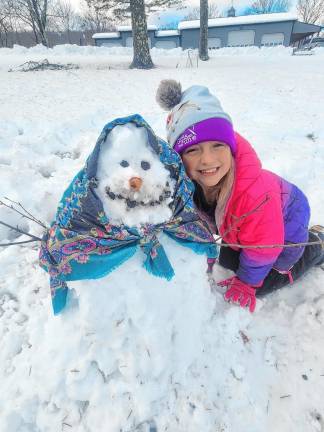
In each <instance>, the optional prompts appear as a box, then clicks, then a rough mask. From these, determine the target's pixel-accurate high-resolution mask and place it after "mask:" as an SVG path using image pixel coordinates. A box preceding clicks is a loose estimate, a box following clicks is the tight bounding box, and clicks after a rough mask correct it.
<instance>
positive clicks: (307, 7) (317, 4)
mask: <svg viewBox="0 0 324 432" xmlns="http://www.w3.org/2000/svg"><path fill="white" fill-rule="evenodd" d="M297 12H298V15H299V16H300V18H301V19H302V21H304V22H306V23H310V24H315V23H320V22H321V20H322V22H323V19H324V0H298V3H297Z"/></svg>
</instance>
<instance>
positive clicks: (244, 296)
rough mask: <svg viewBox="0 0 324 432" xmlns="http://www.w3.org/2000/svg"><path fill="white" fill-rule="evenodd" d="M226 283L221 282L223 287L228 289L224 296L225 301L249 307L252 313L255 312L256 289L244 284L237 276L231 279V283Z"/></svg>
mask: <svg viewBox="0 0 324 432" xmlns="http://www.w3.org/2000/svg"><path fill="white" fill-rule="evenodd" d="M228 280H229V279H228ZM228 280H227V281H228ZM225 282H226V281H223V282H221V283H223V285H221V286H226V287H228V289H227V291H226V293H225V295H224V298H225V300H226V301H229V302H234V303H239V305H240V306H242V307H247V306H249V310H250V312H251V313H252V312H254V309H255V305H256V297H255V288H253V287H251V286H250V285H247V284H246V283H244V282H242V281H241V280H240V279H239V278H238V277H236V276H234V277H233V278H231V281H230V282H229V283H226V284H225Z"/></svg>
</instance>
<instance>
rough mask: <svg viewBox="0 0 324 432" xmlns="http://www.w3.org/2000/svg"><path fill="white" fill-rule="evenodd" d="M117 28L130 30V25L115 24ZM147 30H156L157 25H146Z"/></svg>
mask: <svg viewBox="0 0 324 432" xmlns="http://www.w3.org/2000/svg"><path fill="white" fill-rule="evenodd" d="M117 30H118V31H121V32H122V31H132V26H130V25H122V26H117ZM147 30H157V26H156V25H153V24H151V25H148V26H147Z"/></svg>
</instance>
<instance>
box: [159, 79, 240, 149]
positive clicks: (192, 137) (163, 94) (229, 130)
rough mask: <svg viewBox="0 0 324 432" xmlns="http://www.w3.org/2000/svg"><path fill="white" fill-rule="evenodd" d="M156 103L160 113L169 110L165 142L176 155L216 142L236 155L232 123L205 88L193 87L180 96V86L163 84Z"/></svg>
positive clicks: (217, 101)
mask: <svg viewBox="0 0 324 432" xmlns="http://www.w3.org/2000/svg"><path fill="white" fill-rule="evenodd" d="M156 100H157V102H158V103H159V105H160V106H161V107H162V108H163V109H166V110H171V112H170V113H169V115H168V118H167V139H168V142H169V144H170V145H171V146H172V147H173V148H174V149H175V150H176V151H177V152H178V153H182V152H183V151H184V150H186V149H187V148H188V147H190V146H192V145H194V144H199V143H200V142H204V141H219V142H222V143H224V144H227V145H228V146H229V147H230V149H231V152H232V154H233V155H234V154H235V152H236V142H235V137H234V130H233V125H232V120H231V118H230V116H229V115H228V114H226V113H225V112H224V111H223V108H222V106H221V104H220V102H219V100H218V99H217V98H216V97H215V96H214V95H212V94H211V93H210V92H209V90H208V88H207V87H203V86H198V85H195V86H192V87H189V88H188V89H187V90H185V91H184V92H182V89H181V84H180V83H178V82H176V81H174V80H163V81H161V83H160V85H159V88H158V90H157V93H156Z"/></svg>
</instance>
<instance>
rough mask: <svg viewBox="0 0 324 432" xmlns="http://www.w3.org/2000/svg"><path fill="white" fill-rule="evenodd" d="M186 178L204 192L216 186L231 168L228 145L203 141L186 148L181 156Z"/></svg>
mask: <svg viewBox="0 0 324 432" xmlns="http://www.w3.org/2000/svg"><path fill="white" fill-rule="evenodd" d="M181 157H182V160H183V163H184V165H185V169H186V172H187V174H188V176H189V177H190V178H191V179H192V180H195V181H196V182H197V183H198V184H199V185H200V186H201V187H202V188H203V190H204V192H207V190H208V189H209V188H211V187H213V186H216V185H217V184H218V183H219V182H220V180H221V179H222V178H223V177H224V176H225V175H226V174H227V173H228V171H229V170H230V168H231V163H232V155H231V150H230V148H229V146H228V145H226V144H223V143H220V142H218V141H205V142H202V143H199V144H195V145H193V146H191V147H188V148H187V149H186V150H185V151H184V152H183V153H182V155H181Z"/></svg>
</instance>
